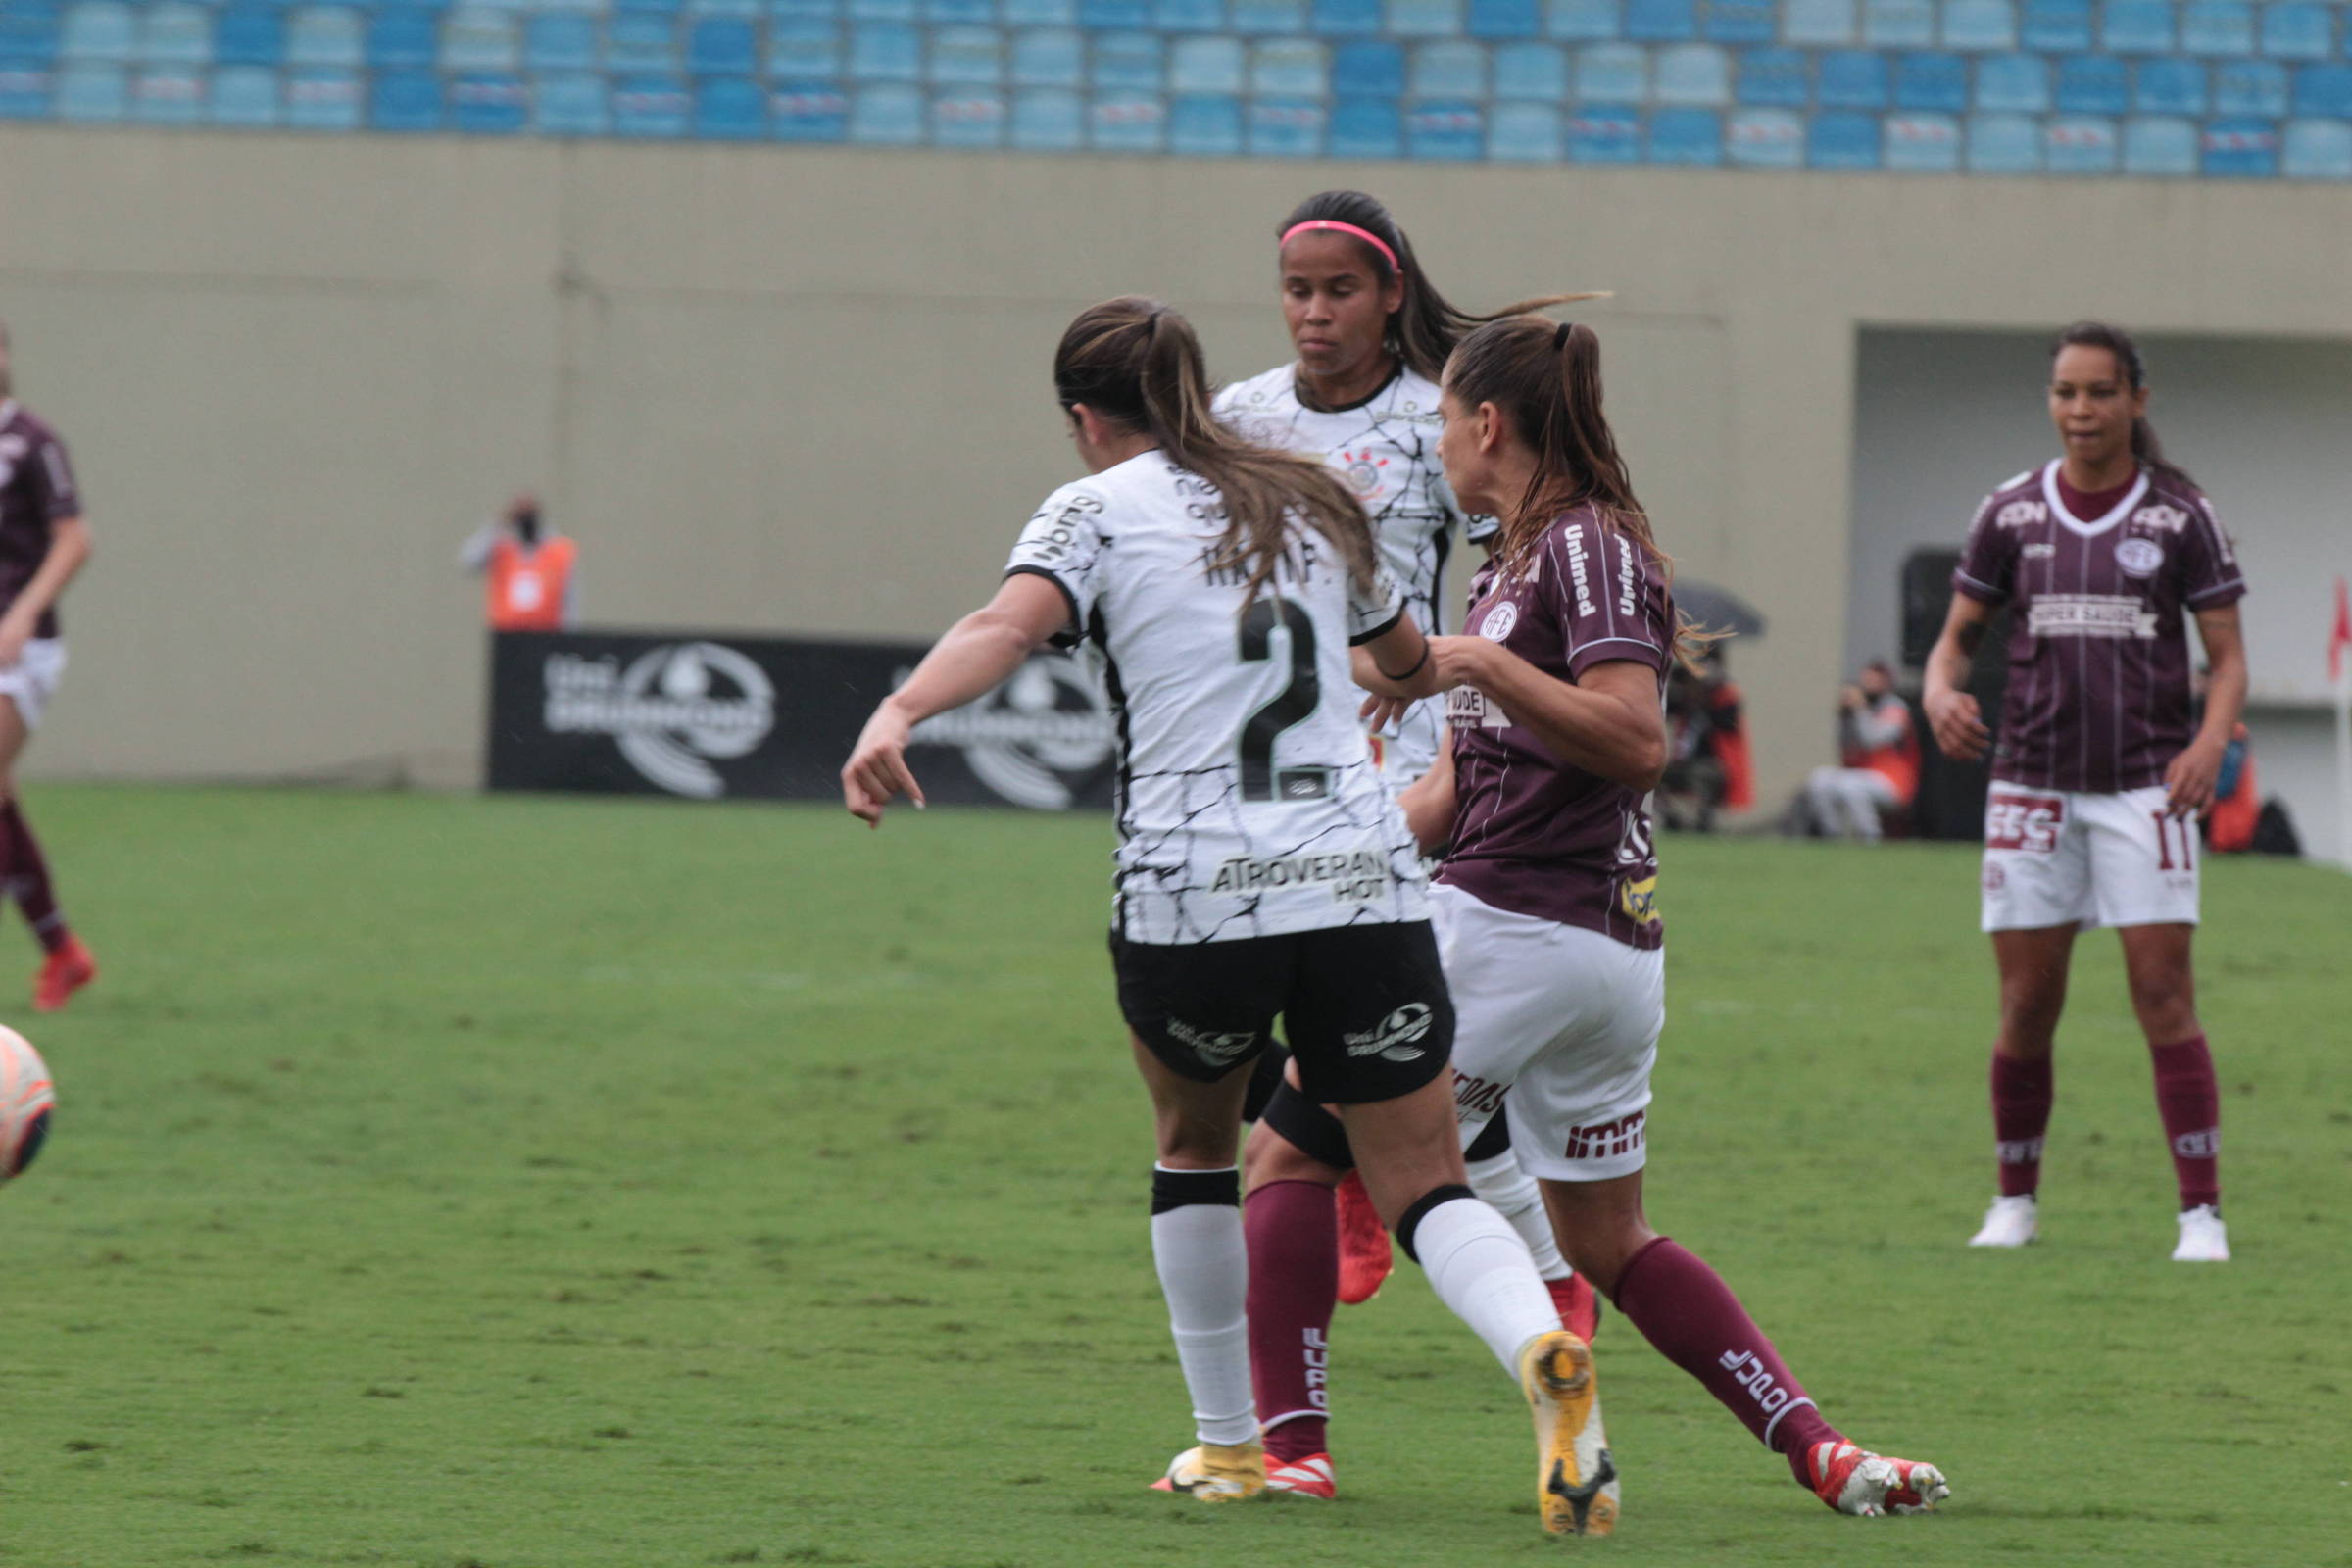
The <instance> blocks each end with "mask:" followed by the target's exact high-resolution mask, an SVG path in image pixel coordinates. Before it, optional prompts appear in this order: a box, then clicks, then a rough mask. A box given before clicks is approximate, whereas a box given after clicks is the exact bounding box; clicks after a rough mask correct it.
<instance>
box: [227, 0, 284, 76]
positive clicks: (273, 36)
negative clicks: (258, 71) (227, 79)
mask: <svg viewBox="0 0 2352 1568" xmlns="http://www.w3.org/2000/svg"><path fill="white" fill-rule="evenodd" d="M213 58H214V59H215V60H216V61H218V62H219V63H220V64H221V65H224V66H280V65H283V64H285V60H286V22H285V13H283V12H281V11H278V10H275V9H273V8H270V7H268V6H260V5H243V4H239V5H231V6H229V7H228V8H227V9H225V10H223V11H222V12H221V19H220V21H219V22H218V23H217V24H215V26H214V32H213Z"/></svg>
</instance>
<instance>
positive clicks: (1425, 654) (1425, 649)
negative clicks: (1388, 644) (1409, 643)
mask: <svg viewBox="0 0 2352 1568" xmlns="http://www.w3.org/2000/svg"><path fill="white" fill-rule="evenodd" d="M1428 662H1429V639H1428V638H1426V637H1424V638H1422V639H1421V657H1420V658H1419V659H1416V660H1414V661H1413V667H1412V668H1410V669H1408V670H1406V671H1405V672H1404V673H1403V674H1401V675H1392V674H1390V673H1389V672H1388V671H1387V670H1385V669H1380V661H1379V660H1377V659H1375V660H1374V661H1372V667H1373V668H1374V669H1380V678H1381V679H1382V680H1397V681H1404V680H1411V679H1412V678H1413V677H1414V676H1415V675H1418V674H1420V673H1421V666H1422V665H1423V664H1426V663H1428Z"/></svg>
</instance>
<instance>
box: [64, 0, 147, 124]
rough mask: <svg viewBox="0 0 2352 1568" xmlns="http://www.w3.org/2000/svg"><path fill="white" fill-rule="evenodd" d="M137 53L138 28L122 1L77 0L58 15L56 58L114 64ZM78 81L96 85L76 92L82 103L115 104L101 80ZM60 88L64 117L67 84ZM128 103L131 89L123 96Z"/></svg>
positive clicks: (99, 116) (111, 116)
mask: <svg viewBox="0 0 2352 1568" xmlns="http://www.w3.org/2000/svg"><path fill="white" fill-rule="evenodd" d="M137 50H138V35H137V32H136V29H135V28H134V27H133V26H132V25H131V10H130V7H128V6H126V5H123V3H122V0H78V3H76V4H74V5H70V6H68V7H66V8H65V10H63V11H62V12H60V13H59V14H58V28H57V55H58V58H59V59H60V60H70V61H88V62H91V63H93V64H112V63H116V62H120V61H124V60H128V59H129V58H130V57H131V56H132V55H133V54H135V53H136V52H137ZM78 79H83V80H87V81H89V82H90V83H92V84H93V85H91V86H87V87H79V88H77V89H76V91H77V92H79V93H81V94H82V95H83V97H82V101H84V102H87V103H90V104H94V105H99V106H103V105H105V104H107V103H109V102H112V101H113V100H112V97H111V94H112V91H113V89H112V87H110V86H107V85H105V84H103V83H102V82H101V81H100V78H98V77H94V76H93V77H87V78H78ZM58 85H59V92H60V94H61V96H60V98H59V100H58V113H59V114H60V115H61V116H62V115H64V114H65V100H64V98H63V96H62V95H63V92H64V89H65V83H64V82H63V81H61V82H60V83H59V84H58ZM129 101H130V100H129V89H128V88H127V87H125V88H124V89H123V107H124V108H125V109H127V108H128V106H129ZM80 118H96V119H110V120H114V119H120V118H122V116H121V113H120V112H118V113H115V114H93V115H89V116H83V117H80Z"/></svg>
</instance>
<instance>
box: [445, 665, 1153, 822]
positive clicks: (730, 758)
mask: <svg viewBox="0 0 2352 1568" xmlns="http://www.w3.org/2000/svg"><path fill="white" fill-rule="evenodd" d="M922 656H923V649H922V648H920V647H919V646H915V645H912V644H906V645H901V644H885V643H841V642H818V641H810V640H805V639H800V638H760V637H731V636H723V635H705V634H701V633H694V632H683V633H676V634H671V635H664V636H645V635H638V634H633V633H624V632H499V633H496V634H494V635H493V637H492V639H491V657H490V749H489V750H490V770H489V771H490V787H491V788H492V789H494V790H571V791H587V792H591V793H597V794H623V795H675V796H681V797H685V798H687V799H691V800H705V801H710V800H812V801H814V800H821V801H838V800H839V799H840V798H841V764H842V763H843V762H844V761H846V760H848V758H849V755H850V748H851V746H853V745H854V744H856V742H857V739H858V730H859V729H860V728H861V727H863V725H864V723H865V720H866V715H867V714H869V713H871V712H872V711H873V709H874V705H875V704H876V703H878V702H880V701H881V700H882V699H883V698H884V697H885V696H887V695H889V693H890V692H891V691H892V690H893V689H894V688H895V687H896V686H897V685H898V684H899V683H900V682H901V681H903V680H905V679H906V678H907V673H908V672H909V671H910V670H912V669H913V668H914V665H915V662H917V661H918V660H920V659H921V658H922ZM1115 745H1116V736H1115V732H1114V730H1113V727H1112V721H1111V716H1110V710H1109V706H1108V705H1107V703H1105V702H1104V700H1103V692H1102V687H1101V684H1100V682H1099V681H1098V680H1097V678H1096V676H1095V674H1094V672H1093V671H1092V670H1091V669H1089V668H1088V667H1087V666H1086V665H1085V664H1083V663H1081V662H1078V661H1075V660H1072V659H1069V658H1067V657H1064V656H1062V655H1059V654H1040V655H1038V656H1037V657H1035V658H1033V659H1031V660H1030V661H1029V662H1027V663H1026V664H1024V665H1022V666H1021V668H1020V669H1019V670H1017V671H1015V672H1014V674H1013V676H1012V678H1011V679H1010V680H1007V681H1006V682H1005V684H1004V685H1002V686H1000V687H998V688H997V689H996V690H995V691H993V692H991V693H990V694H989V695H988V696H986V697H984V698H982V699H981V700H980V701H979V702H976V703H973V704H970V705H969V706H967V707H964V708H960V709H957V710H956V711H954V712H952V713H942V714H941V715H939V716H938V717H937V718H934V719H931V720H929V721H928V722H926V723H924V724H923V725H921V726H919V727H918V728H917V729H916V730H915V732H914V744H913V745H912V746H910V747H909V748H908V749H907V764H908V766H910V767H911V768H913V770H914V776H915V777H916V778H917V779H919V780H921V781H922V785H923V793H924V795H925V796H927V797H928V798H929V799H931V800H933V801H937V802H940V803H942V804H945V805H968V806H1006V805H1009V806H1020V807H1026V808H1029V809H1033V810H1045V811H1058V810H1070V809H1107V808H1108V807H1109V805H1110V798H1111V787H1112V775H1113V771H1114V768H1115V765H1116V763H1115Z"/></svg>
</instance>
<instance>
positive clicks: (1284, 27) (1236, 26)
mask: <svg viewBox="0 0 2352 1568" xmlns="http://www.w3.org/2000/svg"><path fill="white" fill-rule="evenodd" d="M1306 22H1307V18H1306V0H1233V30H1234V31H1236V32H1239V33H1247V34H1250V35H1252V36H1255V35H1257V34H1260V33H1281V34H1288V35H1296V34H1299V33H1303V32H1304V31H1306ZM1153 134H1154V135H1156V134H1157V132H1156V131H1154V132H1153Z"/></svg>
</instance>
